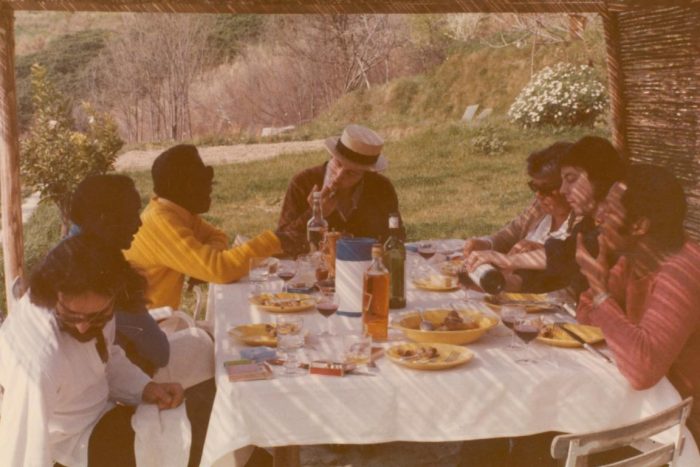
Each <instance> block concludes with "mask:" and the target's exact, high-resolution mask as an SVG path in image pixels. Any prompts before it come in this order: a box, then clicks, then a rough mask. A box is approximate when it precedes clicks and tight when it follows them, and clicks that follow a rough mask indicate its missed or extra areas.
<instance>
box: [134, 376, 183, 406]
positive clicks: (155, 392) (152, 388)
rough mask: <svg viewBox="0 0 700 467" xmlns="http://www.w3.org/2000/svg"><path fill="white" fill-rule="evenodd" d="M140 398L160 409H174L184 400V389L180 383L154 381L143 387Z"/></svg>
mask: <svg viewBox="0 0 700 467" xmlns="http://www.w3.org/2000/svg"><path fill="white" fill-rule="evenodd" d="M141 399H143V401H144V402H145V403H147V404H156V405H158V408H159V409H160V410H165V409H174V408H175V407H177V406H179V405H180V404H182V401H183V400H185V391H184V389H182V386H181V385H180V383H154V382H153V381H151V382H150V383H148V384H147V385H146V387H144V388H143V394H142V395H141Z"/></svg>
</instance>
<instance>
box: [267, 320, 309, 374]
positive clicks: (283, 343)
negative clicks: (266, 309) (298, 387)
mask: <svg viewBox="0 0 700 467" xmlns="http://www.w3.org/2000/svg"><path fill="white" fill-rule="evenodd" d="M275 325H276V326H275V329H276V330H277V349H278V350H279V351H280V352H282V353H284V354H285V357H286V358H285V361H284V376H297V375H300V374H304V373H306V372H305V371H304V370H302V369H301V368H299V359H298V357H297V352H298V351H299V349H301V348H302V347H303V346H304V320H303V319H302V318H301V316H294V315H280V316H278V317H277V319H276V320H275Z"/></svg>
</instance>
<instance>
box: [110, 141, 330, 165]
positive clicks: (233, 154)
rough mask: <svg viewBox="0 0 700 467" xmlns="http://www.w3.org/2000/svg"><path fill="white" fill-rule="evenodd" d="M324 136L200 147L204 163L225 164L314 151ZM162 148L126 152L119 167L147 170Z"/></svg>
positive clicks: (321, 144)
mask: <svg viewBox="0 0 700 467" xmlns="http://www.w3.org/2000/svg"><path fill="white" fill-rule="evenodd" d="M323 141H324V140H322V139H317V140H313V141H290V142H286V143H260V144H236V145H233V146H209V147H201V148H199V154H200V155H201V156H202V159H203V160H204V163H205V164H208V165H222V164H235V163H240V162H251V161H258V160H265V159H271V158H273V157H277V156H279V155H281V154H293V153H298V152H306V151H315V150H319V149H322V148H323ZM162 151H163V149H152V150H147V151H129V152H125V153H124V154H122V155H121V156H119V158H118V159H117V163H116V164H115V166H116V169H117V170H146V169H150V168H151V164H153V160H154V159H155V158H156V157H157V156H158V154H160V153H161V152H162Z"/></svg>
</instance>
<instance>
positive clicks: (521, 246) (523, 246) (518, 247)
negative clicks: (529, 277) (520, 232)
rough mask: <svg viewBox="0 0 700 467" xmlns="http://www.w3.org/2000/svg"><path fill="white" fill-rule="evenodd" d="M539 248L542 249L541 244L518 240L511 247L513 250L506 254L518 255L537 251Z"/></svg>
mask: <svg viewBox="0 0 700 467" xmlns="http://www.w3.org/2000/svg"><path fill="white" fill-rule="evenodd" d="M540 248H544V245H543V244H542V243H537V242H533V241H532V240H520V241H519V242H518V243H516V244H515V245H513V248H511V249H510V251H509V252H508V254H509V255H517V254H518V253H526V252H528V251H532V250H539V249H540Z"/></svg>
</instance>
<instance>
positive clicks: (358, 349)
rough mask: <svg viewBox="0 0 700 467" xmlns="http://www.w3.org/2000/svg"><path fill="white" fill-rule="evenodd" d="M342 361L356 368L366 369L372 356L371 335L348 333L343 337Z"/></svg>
mask: <svg viewBox="0 0 700 467" xmlns="http://www.w3.org/2000/svg"><path fill="white" fill-rule="evenodd" d="M343 350H344V353H343V361H344V362H345V363H349V364H353V365H355V367H356V368H357V369H362V370H367V365H368V364H369V361H370V358H371V356H372V336H370V335H369V334H348V335H346V336H345V337H343Z"/></svg>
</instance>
